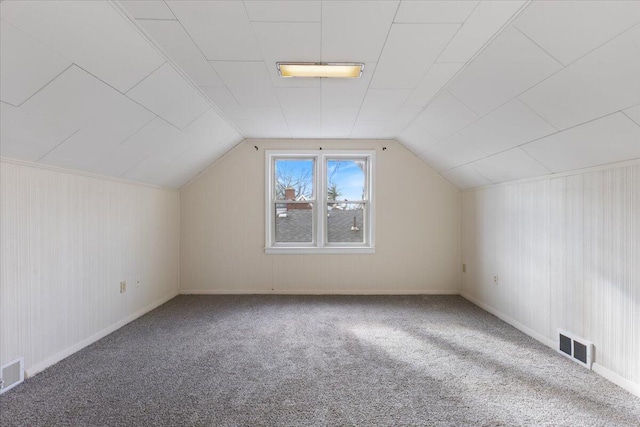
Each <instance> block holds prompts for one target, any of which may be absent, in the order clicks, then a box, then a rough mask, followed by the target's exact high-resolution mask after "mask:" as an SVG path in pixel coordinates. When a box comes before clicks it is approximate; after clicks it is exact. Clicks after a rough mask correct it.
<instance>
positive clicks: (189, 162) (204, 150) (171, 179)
mask: <svg viewBox="0 0 640 427" xmlns="http://www.w3.org/2000/svg"><path fill="white" fill-rule="evenodd" d="M240 141H242V139H241V138H240V139H238V138H234V137H230V138H228V139H227V140H226V141H224V142H222V143H220V144H218V145H216V146H211V147H194V148H193V149H191V150H188V151H186V152H185V153H184V154H183V155H182V156H181V157H180V158H178V159H176V160H175V161H174V162H172V163H171V164H170V166H169V169H170V170H171V172H170V173H167V174H164V175H163V176H162V181H161V183H162V184H161V185H164V186H167V187H173V188H180V187H182V186H183V185H184V184H186V183H188V182H189V181H191V180H192V179H193V178H195V177H196V176H197V175H198V174H199V173H201V172H202V171H204V170H205V169H207V168H208V167H209V166H210V165H212V164H213V163H214V162H215V161H216V160H218V159H219V158H220V157H222V155H224V154H225V153H226V152H227V151H229V150H231V149H232V148H233V147H234V146H235V145H237V144H238V143H239V142H240Z"/></svg>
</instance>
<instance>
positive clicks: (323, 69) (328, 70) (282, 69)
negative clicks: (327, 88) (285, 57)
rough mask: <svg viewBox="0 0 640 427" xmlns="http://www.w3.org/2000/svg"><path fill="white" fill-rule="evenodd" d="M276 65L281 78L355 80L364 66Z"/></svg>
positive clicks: (335, 63)
mask: <svg viewBox="0 0 640 427" xmlns="http://www.w3.org/2000/svg"><path fill="white" fill-rule="evenodd" d="M276 65H277V66H278V73H280V76H281V77H324V78H342V79H357V78H358V77H360V76H361V75H362V70H364V64H361V63H337V62H334V63H326V64H318V63H313V62H309V63H304V62H278V63H277V64H276Z"/></svg>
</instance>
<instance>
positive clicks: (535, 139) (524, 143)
mask: <svg viewBox="0 0 640 427" xmlns="http://www.w3.org/2000/svg"><path fill="white" fill-rule="evenodd" d="M527 108H528V107H527ZM618 113H623V114H624V115H625V116H626V117H627V118H628V119H629V120H631V121H632V122H633V124H635V125H636V126H638V127H640V125H638V124H637V123H635V122H634V121H633V120H632V119H631V118H630V117H629V116H627V114H625V113H624V111H623V110H618V111H614V112H612V113H609V114H605V115H603V116H600V117H596V118H594V119H590V120H587V121H586V122H583V123H579V124H577V125H574V126H571V127H568V128H566V129H562V130H558V131H557V132H554V133H550V134H548V135H544V136H540V137H538V138H534V139H532V140H530V141H527V142H523V143H522V144H518V145H515V146H513V147H509V148H505V149H504V150H500V151H497V152H495V153H493V154H489V155H487V156H485V157H482V158H479V159H476V160H472V161H470V162H467V163H463V164H461V165H458V166H455V167H453V168H449V169H446V170H443V172H448V171H450V170H452V169H456V168H459V167H462V166H467V165H471V166H473V163H476V162H479V161H480V160H484V159H488V158H489V157H493V156H497V155H498V154H502V153H504V152H505V151H509V150H514V149H516V148H520V149H522V148H523V147H524V146H525V145H527V144H531V143H532V142H536V141H539V140H541V139H544V138H548V137H550V136H553V135H557V134H559V133H562V132H565V131H568V130H571V129H574V128H577V127H580V126H582V125H586V124H588V123H591V122H594V121H596V120H600V119H603V118H605V117H608V116H612V115H614V114H618ZM461 130H462V129H461ZM427 151H431V150H428V149H426V150H423V151H421V152H420V154H422V153H425V152H427ZM481 151H482V150H481ZM522 151H524V152H525V153H527V154H529V153H528V152H527V150H522ZM529 155H530V154H529ZM530 156H531V155H530ZM531 157H532V158H533V159H534V160H536V161H537V162H538V163H539V162H540V161H539V160H538V159H536V158H535V157H533V156H531ZM543 166H544V165H543ZM545 168H546V166H545ZM478 173H480V172H478Z"/></svg>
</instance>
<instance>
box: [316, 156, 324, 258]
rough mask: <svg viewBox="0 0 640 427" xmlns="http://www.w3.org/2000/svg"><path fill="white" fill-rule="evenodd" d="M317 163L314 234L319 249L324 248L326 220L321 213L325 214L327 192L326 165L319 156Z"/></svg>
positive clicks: (322, 157)
mask: <svg viewBox="0 0 640 427" xmlns="http://www.w3.org/2000/svg"><path fill="white" fill-rule="evenodd" d="M317 162H318V168H317V169H318V181H317V186H316V188H317V189H318V197H317V201H318V202H317V206H318V211H317V215H316V234H317V245H318V247H319V248H322V247H324V246H325V241H326V233H325V228H326V218H324V216H326V215H324V216H323V212H326V210H327V208H326V202H325V199H326V198H327V191H326V188H325V186H326V183H325V175H326V164H325V161H324V156H323V155H322V154H319V155H318V157H317Z"/></svg>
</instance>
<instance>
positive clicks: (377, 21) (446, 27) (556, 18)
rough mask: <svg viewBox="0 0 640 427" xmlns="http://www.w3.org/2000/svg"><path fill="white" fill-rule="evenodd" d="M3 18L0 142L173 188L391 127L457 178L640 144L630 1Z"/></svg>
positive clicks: (50, 160) (479, 177)
mask: <svg viewBox="0 0 640 427" xmlns="http://www.w3.org/2000/svg"><path fill="white" fill-rule="evenodd" d="M0 18H1V23H0V29H1V38H0V42H1V51H0V53H1V61H0V64H1V70H0V83H1V87H0V101H1V104H0V106H1V111H0V113H1V117H0V118H1V130H2V134H1V140H0V154H1V155H2V156H3V157H8V158H15V159H19V160H26V161H32V162H38V163H43V164H47V165H54V166H61V167H65V168H70V169H77V170H83V171H88V172H92V173H97V174H101V175H107V176H112V177H122V178H126V179H131V180H135V181H140V182H146V183H151V184H157V185H164V186H170V187H176V188H177V187H180V186H182V185H183V184H184V183H186V182H188V181H189V180H190V179H191V178H192V177H193V176H195V175H196V174H197V173H199V172H200V171H202V170H203V169H204V168H206V167H207V166H208V165H210V164H211V163H212V162H213V161H215V160H216V159H217V158H219V157H220V156H221V155H222V154H224V153H225V152H226V151H228V150H229V149H230V148H231V147H233V146H234V145H235V144H237V143H238V142H240V141H241V140H242V139H244V138H294V139H301V138H337V139H371V138H381V139H396V140H398V141H399V142H400V143H401V144H403V145H404V146H405V147H407V148H408V149H409V150H411V151H412V152H413V153H415V154H416V155H417V156H419V157H420V158H421V159H423V160H424V161H425V162H426V163H427V164H429V165H430V166H431V167H433V168H434V169H436V170H437V171H438V172H440V173H441V174H442V175H443V176H444V177H445V178H447V179H448V180H450V181H451V182H452V183H453V184H455V185H456V186H458V187H459V188H470V187H476V186H481V185H486V184H491V183H500V182H507V181H511V180H517V179H522V178H528V177H535V176H541V175H547V174H551V173H559V172H564V171H569V170H575V169H581V168H586V167H591V166H597V165H602V164H608V163H612V162H618V161H624V160H631V159H636V158H640V1H636V0H629V1H534V2H527V1H508V0H498V1H488V0H481V1H435V0H424V1H415V0H414V1H337V0H322V1H314V0H308V1H307V0H297V1H294V0H289V1H267V0H256V1H249V0H245V1H161V0H158V1H156V0H143V1H129V0H122V1H119V2H111V1H55V0H53V1H14V0H5V1H2V3H0ZM277 61H302V62H307V61H308V62H320V61H321V62H343V61H348V62H364V63H365V64H366V66H365V70H364V72H363V75H362V77H361V78H360V79H357V80H326V79H323V80H319V79H283V78H281V77H279V76H278V73H277V69H276V65H275V63H276V62H277Z"/></svg>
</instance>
